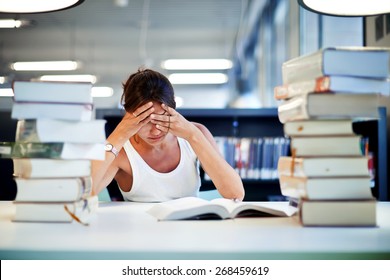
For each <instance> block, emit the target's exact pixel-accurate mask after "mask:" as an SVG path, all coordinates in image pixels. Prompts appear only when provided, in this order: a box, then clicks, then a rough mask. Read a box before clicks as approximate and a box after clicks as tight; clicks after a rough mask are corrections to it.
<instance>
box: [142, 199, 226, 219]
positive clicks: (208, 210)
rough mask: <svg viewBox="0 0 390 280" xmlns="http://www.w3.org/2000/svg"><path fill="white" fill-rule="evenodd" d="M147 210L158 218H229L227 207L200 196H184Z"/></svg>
mask: <svg viewBox="0 0 390 280" xmlns="http://www.w3.org/2000/svg"><path fill="white" fill-rule="evenodd" d="M147 212H148V213H149V214H151V215H152V216H154V217H156V218H157V219H158V220H184V219H206V218H209V219H211V218H212V219H215V218H218V217H219V218H220V219H226V218H229V213H228V211H227V210H226V209H225V207H223V206H222V205H218V204H215V203H211V202H210V201H207V200H204V199H202V198H198V197H183V198H179V199H174V200H170V201H166V202H161V203H157V204H155V205H153V206H152V207H151V208H150V209H149V210H148V211H147Z"/></svg>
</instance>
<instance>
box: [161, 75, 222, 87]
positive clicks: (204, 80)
mask: <svg viewBox="0 0 390 280" xmlns="http://www.w3.org/2000/svg"><path fill="white" fill-rule="evenodd" d="M168 79H169V81H170V82H171V83H172V84H224V83H226V82H227V81H228V76H227V75H226V74H223V73H174V74H171V75H169V76H168Z"/></svg>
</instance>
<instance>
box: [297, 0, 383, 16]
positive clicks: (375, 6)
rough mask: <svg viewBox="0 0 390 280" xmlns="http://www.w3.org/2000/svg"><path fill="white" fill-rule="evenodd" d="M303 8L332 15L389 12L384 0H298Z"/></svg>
mask: <svg viewBox="0 0 390 280" xmlns="http://www.w3.org/2000/svg"><path fill="white" fill-rule="evenodd" d="M298 3H299V4H300V5H301V6H302V7H303V8H305V9H307V10H309V11H312V12H315V13H320V14H325V15H333V16H370V15H378V14H387V13H390V1H388V0H387V1H385V0H369V1H368V0H326V1H324V0H298Z"/></svg>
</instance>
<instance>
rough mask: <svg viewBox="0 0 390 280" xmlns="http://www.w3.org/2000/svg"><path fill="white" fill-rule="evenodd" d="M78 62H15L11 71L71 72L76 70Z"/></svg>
mask: <svg viewBox="0 0 390 280" xmlns="http://www.w3.org/2000/svg"><path fill="white" fill-rule="evenodd" d="M77 67H78V63H77V62H76V61H71V60H68V61H66V60H65V61H28V62H15V63H12V64H11V69H13V70H15V71H71V70H76V69H77Z"/></svg>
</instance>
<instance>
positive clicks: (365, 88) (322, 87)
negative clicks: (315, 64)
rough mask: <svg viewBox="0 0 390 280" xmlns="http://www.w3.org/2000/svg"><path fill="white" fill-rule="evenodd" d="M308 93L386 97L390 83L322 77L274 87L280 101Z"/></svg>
mask: <svg viewBox="0 0 390 280" xmlns="http://www.w3.org/2000/svg"><path fill="white" fill-rule="evenodd" d="M310 92H313V93H323V92H349V93H351V94H359V93H368V92H374V93H378V94H381V95H385V96H388V95H389V94H390V82H389V81H388V80H386V79H368V78H361V77H350V76H322V77H318V78H315V79H311V80H305V81H299V82H295V83H291V84H283V85H278V86H276V87H274V98H275V99H276V100H282V99H288V98H292V97H295V96H299V95H304V94H307V93H310Z"/></svg>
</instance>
